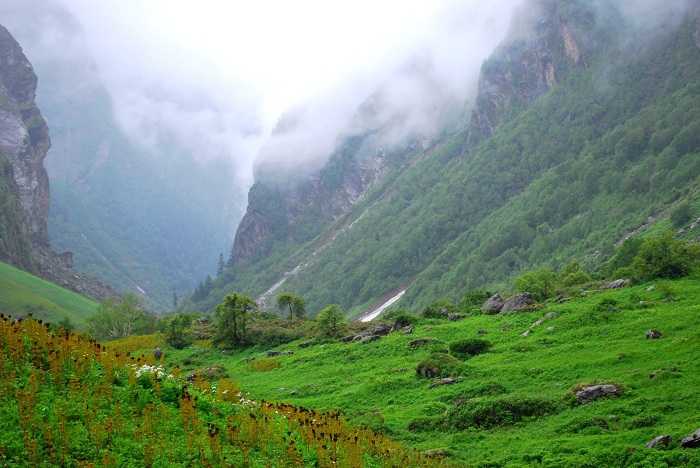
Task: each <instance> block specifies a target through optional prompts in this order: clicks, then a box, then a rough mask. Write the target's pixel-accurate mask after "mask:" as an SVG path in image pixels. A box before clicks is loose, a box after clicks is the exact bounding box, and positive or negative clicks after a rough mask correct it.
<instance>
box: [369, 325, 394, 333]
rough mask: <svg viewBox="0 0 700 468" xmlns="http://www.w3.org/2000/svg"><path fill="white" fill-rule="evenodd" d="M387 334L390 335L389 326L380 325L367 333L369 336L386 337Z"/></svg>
mask: <svg viewBox="0 0 700 468" xmlns="http://www.w3.org/2000/svg"><path fill="white" fill-rule="evenodd" d="M389 333H391V327H390V326H389V325H384V324H380V325H377V326H376V327H374V328H373V329H372V330H371V331H370V332H369V335H379V336H386V335H388V334H389Z"/></svg>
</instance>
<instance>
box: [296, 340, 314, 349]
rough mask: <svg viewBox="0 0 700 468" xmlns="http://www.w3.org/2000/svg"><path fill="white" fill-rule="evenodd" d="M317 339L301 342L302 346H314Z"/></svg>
mask: <svg viewBox="0 0 700 468" xmlns="http://www.w3.org/2000/svg"><path fill="white" fill-rule="evenodd" d="M314 343H315V341H313V340H309V341H304V342H302V343H299V347H300V348H308V347H309V346H313V345H314Z"/></svg>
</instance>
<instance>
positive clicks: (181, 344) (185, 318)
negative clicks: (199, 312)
mask: <svg viewBox="0 0 700 468" xmlns="http://www.w3.org/2000/svg"><path fill="white" fill-rule="evenodd" d="M191 324H192V317H190V316H189V315H186V314H179V315H176V316H175V317H173V318H171V319H170V320H169V321H168V323H167V325H166V327H165V341H166V342H167V343H168V344H169V345H170V346H172V347H173V348H175V349H182V348H186V347H187V346H189V345H191V344H192V341H193V337H192V333H191V331H190V330H189V327H190V325H191Z"/></svg>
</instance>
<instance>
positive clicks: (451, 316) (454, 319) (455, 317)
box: [447, 314, 466, 322]
mask: <svg viewBox="0 0 700 468" xmlns="http://www.w3.org/2000/svg"><path fill="white" fill-rule="evenodd" d="M465 317H466V315H464V314H447V320H449V321H450V322H457V321H458V320H462V319H464V318H465Z"/></svg>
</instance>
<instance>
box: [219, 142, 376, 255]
mask: <svg viewBox="0 0 700 468" xmlns="http://www.w3.org/2000/svg"><path fill="white" fill-rule="evenodd" d="M365 140H366V137H362V136H356V137H349V138H347V139H346V140H345V141H344V142H343V143H342V144H341V145H340V148H339V149H338V150H337V151H336V152H335V153H334V154H333V155H332V156H331V158H330V160H329V162H328V163H327V164H326V166H325V167H324V168H323V169H322V170H321V171H319V172H315V173H313V174H311V175H307V176H305V177H301V178H300V179H298V180H297V179H295V178H294V176H293V175H292V176H289V175H279V174H275V175H272V176H265V175H261V177H260V178H261V179H262V180H258V181H256V183H255V184H254V185H253V187H252V188H251V190H250V193H249V195H248V208H247V210H246V213H245V215H244V217H243V219H242V221H241V223H240V225H239V227H238V230H237V232H236V238H235V240H234V244H233V250H232V252H231V259H230V263H231V264H236V265H238V264H241V263H244V262H247V261H250V260H253V259H255V258H257V257H259V256H262V255H265V254H266V253H268V252H269V251H270V249H271V248H272V247H273V246H274V244H275V242H288V241H292V242H296V243H302V242H305V241H308V240H310V239H312V238H313V237H315V236H316V235H317V234H318V233H319V232H320V231H321V229H322V228H323V227H324V226H325V225H327V224H328V223H330V222H333V221H334V220H336V219H338V218H339V217H340V216H342V215H344V214H345V213H347V212H348V211H349V210H350V209H351V207H352V206H353V205H354V204H355V203H356V202H357V200H359V199H360V197H361V196H362V194H363V193H365V191H366V190H367V188H368V187H369V186H370V184H371V183H372V182H373V181H374V180H376V178H377V177H378V175H379V174H380V173H381V168H382V164H383V161H382V157H381V152H379V151H376V152H375V153H374V154H373V155H372V156H371V157H368V158H367V157H358V154H357V153H358V151H359V150H360V148H361V147H362V144H363V143H364V142H365ZM290 177H291V179H290ZM281 179H284V180H281Z"/></svg>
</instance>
